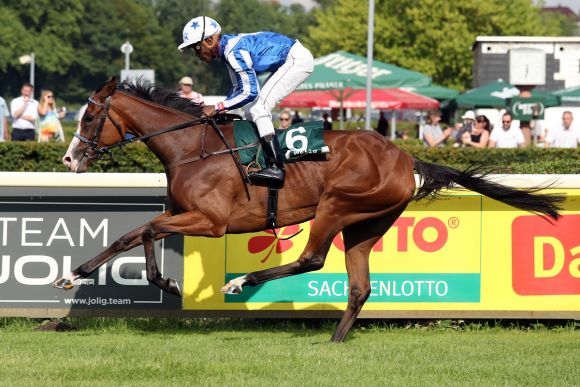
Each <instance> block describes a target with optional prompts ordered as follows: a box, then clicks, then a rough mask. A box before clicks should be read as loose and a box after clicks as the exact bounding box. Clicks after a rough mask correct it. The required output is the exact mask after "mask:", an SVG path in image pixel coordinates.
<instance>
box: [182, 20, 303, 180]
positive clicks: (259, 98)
mask: <svg viewBox="0 0 580 387" xmlns="http://www.w3.org/2000/svg"><path fill="white" fill-rule="evenodd" d="M189 48H191V49H193V51H194V52H195V54H196V55H197V56H198V57H199V59H201V60H202V61H203V62H205V63H209V62H211V61H212V60H213V59H218V58H219V59H221V60H222V61H223V63H224V64H225V66H226V68H227V69H228V71H229V73H230V78H231V80H232V88H231V89H230V91H229V93H228V95H227V97H226V99H225V100H224V101H223V102H220V103H218V104H217V105H215V106H209V105H206V106H205V107H204V108H203V112H204V114H205V115H206V116H209V117H211V116H213V115H215V114H217V113H221V112H224V111H226V110H231V109H236V108H239V107H245V114H246V118H247V119H249V120H251V121H253V122H254V123H255V124H256V126H257V128H258V132H259V134H260V142H261V143H262V148H263V150H264V156H265V158H266V164H267V167H266V168H263V169H261V170H259V171H257V172H252V173H250V175H249V176H250V179H251V181H252V183H253V184H255V185H260V186H267V187H272V188H282V187H283V186H284V177H285V173H284V165H283V163H282V154H281V152H280V144H279V143H278V139H277V138H276V136H275V135H274V124H273V123H272V109H273V108H274V107H275V106H276V105H277V104H278V103H279V102H280V101H281V100H282V99H283V98H284V97H286V96H287V95H288V94H290V93H291V92H293V91H294V90H295V89H296V88H297V87H298V86H299V85H300V84H301V83H302V82H304V80H305V79H306V78H308V76H309V75H310V74H311V73H312V71H313V70H314V60H313V58H312V54H311V53H310V51H308V49H306V48H305V47H304V46H302V44H300V42H299V41H298V40H296V39H292V38H289V37H287V36H284V35H281V34H278V33H275V32H256V33H252V34H236V35H222V34H221V27H220V25H219V24H218V23H217V22H216V21H215V20H213V19H211V18H209V17H207V16H199V17H196V18H193V19H191V20H190V21H189V22H187V24H186V25H185V27H184V28H183V43H181V44H180V45H179V47H178V49H179V50H180V51H182V52H183V51H184V50H187V49H189ZM266 72H269V73H271V75H270V77H269V78H268V79H267V80H266V82H265V83H264V85H263V86H262V87H260V84H259V82H258V78H257V74H261V73H266Z"/></svg>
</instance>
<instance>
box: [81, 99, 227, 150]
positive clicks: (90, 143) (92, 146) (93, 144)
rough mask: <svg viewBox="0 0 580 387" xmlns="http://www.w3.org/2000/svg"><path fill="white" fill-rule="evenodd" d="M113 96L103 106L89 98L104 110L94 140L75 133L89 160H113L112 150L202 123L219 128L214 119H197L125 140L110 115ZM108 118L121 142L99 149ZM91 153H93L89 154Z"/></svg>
mask: <svg viewBox="0 0 580 387" xmlns="http://www.w3.org/2000/svg"><path fill="white" fill-rule="evenodd" d="M112 96H113V95H110V96H108V97H107V98H106V99H105V104H102V103H100V102H98V101H95V100H94V99H93V98H91V97H89V103H92V104H94V105H96V106H97V107H98V108H99V109H101V110H102V113H101V116H100V118H99V123H98V125H97V130H96V132H95V135H94V136H93V138H92V139H90V140H89V139H88V138H86V137H84V136H82V135H81V134H80V133H79V132H75V134H74V136H75V137H76V138H78V139H79V141H80V142H82V143H83V144H85V145H86V148H85V150H84V153H83V157H86V158H89V159H98V160H102V159H104V158H105V156H108V157H109V158H111V159H112V158H113V154H112V153H111V150H112V149H114V148H118V147H122V146H124V145H127V144H130V143H132V142H135V141H145V140H147V139H149V138H151V137H154V136H158V135H160V134H163V133H167V132H172V131H174V130H179V129H185V128H188V127H190V126H194V125H197V124H201V123H206V124H207V123H211V124H212V126H215V127H217V126H216V124H215V121H214V120H213V119H212V118H206V117H202V118H197V119H195V120H191V121H187V122H183V123H181V124H177V125H174V126H170V127H168V128H163V129H159V130H156V131H154V132H151V133H149V134H146V135H143V136H135V137H131V138H128V139H125V137H124V135H123V129H122V128H121V125H120V124H119V123H118V122H117V121H115V119H114V118H113V117H111V114H110V113H109V109H110V107H111V97H112ZM107 118H108V119H109V120H110V121H111V122H112V123H113V126H115V128H116V129H117V132H118V133H119V137H120V139H121V141H119V142H116V143H114V144H112V145H107V146H103V147H99V146H98V145H99V140H100V138H101V135H102V133H103V127H104V126H105V122H106V120H107ZM89 151H90V152H91V153H89Z"/></svg>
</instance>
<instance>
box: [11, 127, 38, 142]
mask: <svg viewBox="0 0 580 387" xmlns="http://www.w3.org/2000/svg"><path fill="white" fill-rule="evenodd" d="M34 136H35V133H34V129H18V128H13V129H12V141H34Z"/></svg>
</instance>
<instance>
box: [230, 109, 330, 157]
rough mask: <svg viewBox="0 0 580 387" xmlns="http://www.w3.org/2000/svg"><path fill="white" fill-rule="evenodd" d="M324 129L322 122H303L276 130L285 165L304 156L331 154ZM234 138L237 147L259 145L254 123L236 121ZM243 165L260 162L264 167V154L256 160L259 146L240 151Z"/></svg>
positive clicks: (261, 153)
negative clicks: (325, 140) (324, 136)
mask: <svg viewBox="0 0 580 387" xmlns="http://www.w3.org/2000/svg"><path fill="white" fill-rule="evenodd" d="M323 133H324V127H323V122H322V121H313V122H302V123H298V124H294V125H292V126H290V127H289V128H288V129H284V130H276V136H278V141H279V142H280V149H281V150H282V154H283V156H282V158H283V159H284V162H285V163H291V162H295V161H299V160H300V158H302V157H304V156H312V155H320V154H324V153H328V152H330V149H329V148H328V146H327V145H326V144H325V143H324V138H323ZM234 137H235V139H236V147H241V146H244V145H249V144H257V143H259V135H258V130H257V128H256V126H255V125H254V123H253V122H250V121H246V120H237V121H234ZM238 153H239V155H240V160H241V162H242V164H244V165H248V164H249V163H251V162H252V161H258V162H259V163H260V165H264V156H263V155H264V152H260V159H259V160H256V155H257V154H258V146H255V147H251V148H247V149H241V150H239V151H238Z"/></svg>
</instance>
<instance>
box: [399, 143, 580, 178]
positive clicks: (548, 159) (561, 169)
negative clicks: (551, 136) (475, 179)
mask: <svg viewBox="0 0 580 387" xmlns="http://www.w3.org/2000/svg"><path fill="white" fill-rule="evenodd" d="M397 145H398V146H400V147H401V148H402V149H404V150H405V151H406V152H407V153H409V154H411V155H412V156H413V157H415V158H417V159H419V160H423V161H428V162H432V163H437V164H442V165H448V166H452V167H455V168H459V169H463V168H466V167H467V166H469V165H471V164H474V163H475V164H478V165H481V166H483V167H484V168H487V169H489V170H490V171H491V172H492V173H511V174H515V173H522V174H527V173H530V174H575V173H578V165H580V151H578V150H577V149H554V148H551V149H543V148H523V149H497V148H496V149H490V148H488V149H474V148H453V147H441V148H427V147H425V146H424V145H416V144H407V143H405V142H397Z"/></svg>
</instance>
